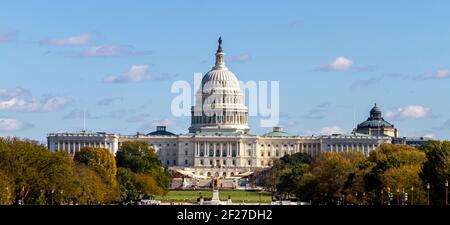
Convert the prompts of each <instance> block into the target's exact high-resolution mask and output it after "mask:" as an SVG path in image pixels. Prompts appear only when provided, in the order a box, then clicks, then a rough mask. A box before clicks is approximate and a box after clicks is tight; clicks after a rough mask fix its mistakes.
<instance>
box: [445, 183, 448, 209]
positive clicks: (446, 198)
mask: <svg viewBox="0 0 450 225" xmlns="http://www.w3.org/2000/svg"><path fill="white" fill-rule="evenodd" d="M445 205H448V180H445Z"/></svg>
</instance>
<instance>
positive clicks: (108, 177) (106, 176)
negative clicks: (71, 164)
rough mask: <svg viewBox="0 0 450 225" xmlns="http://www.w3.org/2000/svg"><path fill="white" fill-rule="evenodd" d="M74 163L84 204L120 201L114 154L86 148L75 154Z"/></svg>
mask: <svg viewBox="0 0 450 225" xmlns="http://www.w3.org/2000/svg"><path fill="white" fill-rule="evenodd" d="M74 161H75V163H76V167H77V168H76V171H77V173H78V179H79V181H80V184H81V187H80V188H81V190H82V198H81V199H83V201H84V202H86V201H88V202H97V203H106V202H113V201H116V200H118V199H119V197H120V196H119V187H118V184H117V178H116V174H117V167H116V160H115V158H114V155H113V154H111V153H110V152H109V151H108V150H107V149H104V148H94V147H84V148H82V149H81V150H80V151H78V152H76V153H75V156H74Z"/></svg>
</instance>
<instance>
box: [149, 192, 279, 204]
mask: <svg viewBox="0 0 450 225" xmlns="http://www.w3.org/2000/svg"><path fill="white" fill-rule="evenodd" d="M199 192H201V193H202V195H203V198H211V197H212V191H211V190H187V191H169V192H168V193H167V194H166V196H156V197H155V198H156V199H157V200H160V201H162V202H191V203H195V202H197V198H198V197H199V196H200V195H199ZM219 195H220V200H222V201H226V200H227V199H228V195H230V196H231V201H233V203H243V202H245V203H258V202H259V192H258V191H226V190H225V191H222V190H220V191H219ZM270 202H271V196H270V194H268V193H261V203H270Z"/></svg>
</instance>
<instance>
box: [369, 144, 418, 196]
mask: <svg viewBox="0 0 450 225" xmlns="http://www.w3.org/2000/svg"><path fill="white" fill-rule="evenodd" d="M368 160H369V162H371V163H373V164H374V166H373V167H372V169H371V170H370V172H369V173H368V174H367V175H366V176H365V177H364V181H365V188H366V190H367V192H368V193H369V194H370V195H371V198H372V201H373V202H374V203H376V204H381V203H382V202H385V201H387V200H388V199H387V198H388V196H387V188H388V187H389V188H390V190H391V193H392V192H394V190H395V191H396V190H397V189H400V190H403V189H405V190H410V189H411V187H412V186H414V188H415V192H417V193H416V197H417V200H418V201H416V202H417V203H420V201H419V200H420V198H421V196H422V195H421V193H423V185H421V182H419V181H418V175H419V170H418V168H420V166H421V165H422V164H423V163H424V162H425V160H426V158H425V153H424V152H423V151H420V150H419V149H416V148H414V147H411V146H408V145H393V144H383V145H380V147H378V148H377V149H376V150H375V151H372V152H371V153H370V156H369V158H368ZM402 173H404V174H403V176H408V177H409V178H410V180H405V179H400V177H401V176H402ZM394 179H395V181H394ZM415 185H417V186H415ZM382 190H383V193H385V194H384V195H382V194H381V191H382Z"/></svg>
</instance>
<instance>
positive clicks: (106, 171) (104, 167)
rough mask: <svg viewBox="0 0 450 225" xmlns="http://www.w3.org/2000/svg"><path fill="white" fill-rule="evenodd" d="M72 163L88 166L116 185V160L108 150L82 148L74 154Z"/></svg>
mask: <svg viewBox="0 0 450 225" xmlns="http://www.w3.org/2000/svg"><path fill="white" fill-rule="evenodd" d="M74 161H75V162H76V163H81V164H84V165H87V166H89V167H90V168H92V169H94V170H95V171H97V172H98V173H100V174H101V175H102V176H105V177H107V178H108V179H109V180H110V183H111V184H112V185H116V174H117V166H116V159H115V158H114V155H113V154H111V153H110V152H109V150H108V149H104V148H95V147H84V148H82V149H80V151H77V152H76V153H75V156H74Z"/></svg>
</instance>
